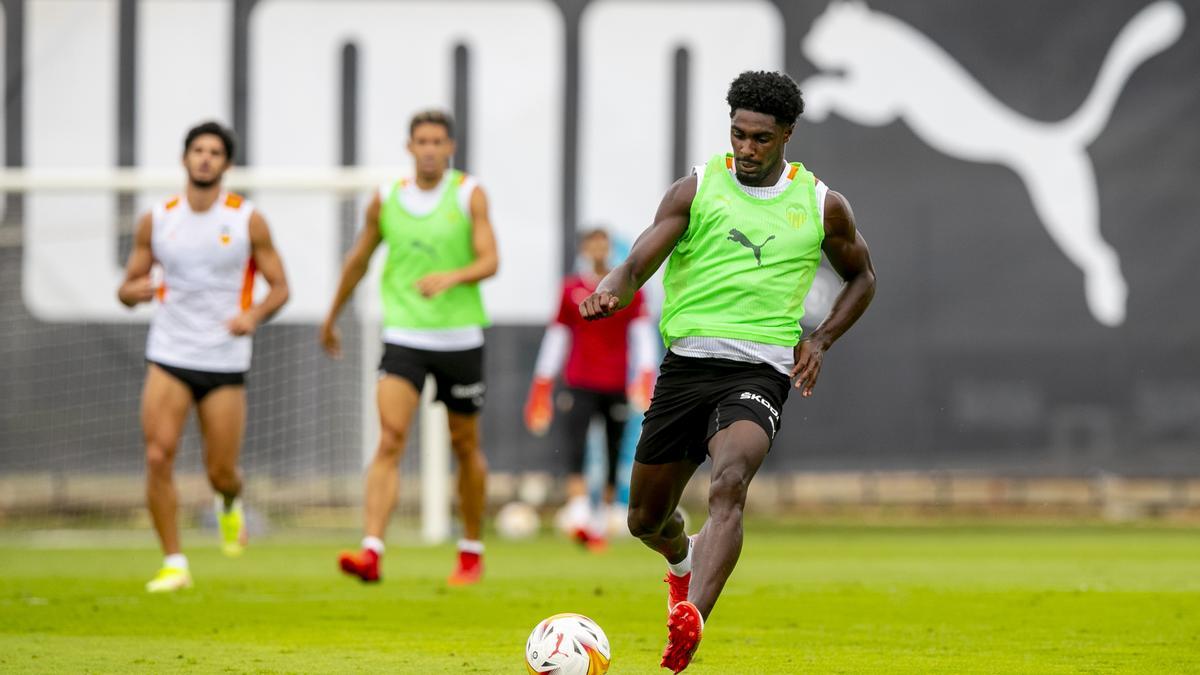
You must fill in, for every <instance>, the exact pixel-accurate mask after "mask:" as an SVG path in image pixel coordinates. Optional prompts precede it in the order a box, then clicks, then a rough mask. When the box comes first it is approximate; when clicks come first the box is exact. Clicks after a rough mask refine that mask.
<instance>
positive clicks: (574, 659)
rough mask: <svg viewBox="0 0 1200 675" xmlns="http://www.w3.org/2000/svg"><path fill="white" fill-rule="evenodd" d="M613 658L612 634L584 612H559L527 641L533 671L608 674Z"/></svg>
mask: <svg viewBox="0 0 1200 675" xmlns="http://www.w3.org/2000/svg"><path fill="white" fill-rule="evenodd" d="M611 661H612V650H611V649H610V648H609V646H608V637H607V636H605V635H604V631H602V630H600V626H598V625H596V622H595V621H592V620H591V619H589V618H587V617H586V616H584V615H582V614H555V615H554V616H552V617H550V618H549V619H545V620H543V621H541V622H539V623H538V625H537V626H535V627H534V629H533V632H532V633H530V634H529V639H528V640H526V641H525V667H526V668H528V669H529V673H530V675H538V674H539V673H549V674H550V675H604V673H607V672H608V664H609V663H610V662H611Z"/></svg>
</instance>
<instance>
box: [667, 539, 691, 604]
mask: <svg viewBox="0 0 1200 675" xmlns="http://www.w3.org/2000/svg"><path fill="white" fill-rule="evenodd" d="M695 543H696V535H694V534H693V535H692V536H690V537H688V553H691V550H692V547H693V546H694V545H695ZM663 581H665V582H667V613H668V614H670V613H671V610H673V609H675V605H678V604H679V603H681V602H683V601H684V600H687V598H688V588H689V587H690V586H691V585H692V573H691V572H688V573H687V574H685V575H683V576H681V577H677V576H675V575H674V574H671V570H669V569H668V570H667V576H665V577H663Z"/></svg>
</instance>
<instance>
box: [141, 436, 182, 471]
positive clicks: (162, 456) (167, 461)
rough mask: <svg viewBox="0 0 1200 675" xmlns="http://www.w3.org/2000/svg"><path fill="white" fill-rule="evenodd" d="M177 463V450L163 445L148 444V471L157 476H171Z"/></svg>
mask: <svg viewBox="0 0 1200 675" xmlns="http://www.w3.org/2000/svg"><path fill="white" fill-rule="evenodd" d="M174 463H175V449H174V448H169V447H166V446H165V445H162V444H161V443H153V442H151V443H147V444H146V470H147V471H148V472H149V473H150V474H152V475H156V476H161V475H170V474H171V468H172V466H173V465H174Z"/></svg>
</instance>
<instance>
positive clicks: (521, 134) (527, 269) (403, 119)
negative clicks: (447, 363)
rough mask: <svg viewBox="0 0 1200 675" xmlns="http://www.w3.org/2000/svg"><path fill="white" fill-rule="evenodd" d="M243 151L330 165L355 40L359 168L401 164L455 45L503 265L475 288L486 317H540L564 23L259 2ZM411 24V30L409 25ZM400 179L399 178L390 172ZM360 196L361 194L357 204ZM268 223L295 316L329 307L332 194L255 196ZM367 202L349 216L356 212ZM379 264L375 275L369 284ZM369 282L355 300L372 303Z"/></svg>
mask: <svg viewBox="0 0 1200 675" xmlns="http://www.w3.org/2000/svg"><path fill="white" fill-rule="evenodd" d="M250 26H251V68H252V72H251V78H250V101H251V106H250V108H251V113H250V129H249V132H248V133H249V135H250V138H249V139H248V140H249V146H250V152H251V155H250V159H251V162H253V163H254V164H255V165H260V166H261V165H266V166H294V167H302V166H335V165H336V164H337V163H338V158H339V148H338V142H339V129H340V124H341V121H340V110H341V102H340V99H341V81H340V78H341V67H340V63H341V54H342V48H343V45H345V44H346V43H347V42H353V43H354V44H356V45H357V46H358V49H359V52H358V54H359V68H360V70H359V88H358V90H359V96H360V100H359V105H358V110H359V111H360V113H359V115H360V117H359V123H360V125H361V126H360V128H359V135H358V139H359V148H358V156H359V159H360V163H361V164H362V165H365V166H386V167H408V166H411V159H410V157H409V155H408V153H407V151H406V149H405V145H406V143H407V140H408V121H409V118H410V117H411V116H412V114H413V113H414V112H416V111H418V110H421V109H424V108H428V107H431V106H440V107H443V108H447V109H449V108H451V107H452V105H453V95H454V93H453V83H454V48H455V46H456V45H458V44H464V45H465V46H466V47H467V48H468V49H469V50H470V67H469V70H470V116H471V119H470V129H469V136H470V162H471V166H470V167H469V168H470V170H471V173H472V174H474V175H476V176H477V177H478V178H479V180H480V182H481V184H482V185H483V186H484V188H485V189H486V190H487V193H488V197H489V198H490V202H491V216H492V222H493V225H494V227H495V229H496V236H497V239H498V241H499V247H500V258H501V265H500V270H501V271H500V274H499V276H498V277H497V278H496V279H494V280H492V281H490V282H487V283H485V284H484V293H485V296H486V298H485V299H486V303H487V307H488V310H489V312H490V313H491V315H492V318H493V319H495V320H497V321H501V322H539V323H540V322H541V321H544V320H545V318H546V317H547V316H549V314H550V312H551V309H552V304H553V300H554V298H553V297H551V294H548V293H546V289H547V288H550V287H553V286H554V285H555V283H556V277H557V271H558V265H557V264H556V263H555V260H556V257H557V252H558V250H559V246H560V243H559V242H560V241H561V240H560V231H561V228H560V225H559V222H558V221H559V218H558V214H559V204H560V201H559V200H560V199H561V197H560V194H561V191H562V177H561V172H562V159H561V157H562V155H561V149H560V146H561V138H562V120H561V117H562V94H561V92H562V76H563V71H562V65H561V61H562V58H561V55H562V51H563V50H562V44H563V29H562V21H561V17H560V15H559V13H558V12H557V10H555V9H554V6H553V5H551V4H550V3H543V2H505V3H491V2H453V3H442V2H398V3H381V2H371V1H362V0H359V1H347V2H337V3H293V2H282V1H276V0H268V1H265V2H262V3H260V4H259V5H257V6H256V8H255V11H254V12H253V14H252V16H251V23H250ZM418 27H419V29H418ZM397 177H399V176H397ZM367 196H368V195H362V197H363V199H365V198H366V197H367ZM255 197H256V201H257V203H258V204H259V205H260V206H261V207H262V208H263V210H264V212H266V213H267V214H268V216H269V217H270V218H271V222H272V223H275V224H276V225H275V228H274V231H275V238H276V240H277V241H278V245H279V248H280V250H281V251H282V254H283V255H284V259H285V261H286V263H287V265H288V268H289V269H291V270H303V271H304V273H303V274H295V273H294V274H293V277H295V279H294V281H292V285H293V294H292V297H293V298H294V300H293V301H292V302H291V303H289V306H288V308H287V310H286V311H287V312H289V313H290V316H291V317H293V318H294V319H296V320H307V321H311V320H317V319H319V318H320V317H322V316H323V315H324V312H325V310H326V307H327V305H328V302H329V298H330V297H332V294H333V291H334V286H335V284H336V283H337V274H338V272H339V270H340V263H341V257H342V256H341V251H340V249H339V246H338V243H339V239H338V232H339V227H338V224H339V213H340V210H339V203H340V200H339V198H338V197H337V196H335V195H324V194H314V195H298V194H295V193H286V194H285V193H281V192H276V193H267V192H263V193H261V194H258V195H256V196H255ZM363 199H360V200H359V202H360V204H359V207H358V209H357V211H356V213H355V219H356V225H359V224H360V221H361V218H362V204H363ZM380 262H381V261H378V260H377V261H376V263H375V265H373V267H374V268H376V269H374V270H373V274H372V278H375V279H377V275H378V271H379V270H378V269H377V268H378V267H379V264H380ZM377 287H378V283H377V282H375V281H372V280H371V279H367V280H365V281H364V283H363V285H362V286H360V289H361V290H360V291H359V293H360V294H364V295H360V299H361V300H363V301H362V302H359V303H357V304H358V306H359V307H362V308H364V309H366V310H368V311H372V312H375V313H376V314H377V313H378V312H379V309H380V308H379V302H378V301H377V299H376V296H377Z"/></svg>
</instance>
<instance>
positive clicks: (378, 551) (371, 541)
mask: <svg viewBox="0 0 1200 675" xmlns="http://www.w3.org/2000/svg"><path fill="white" fill-rule="evenodd" d="M362 547H363V548H365V549H367V550H368V551H374V552H375V555H383V540H382V539H380V538H379V537H363V540H362Z"/></svg>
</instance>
